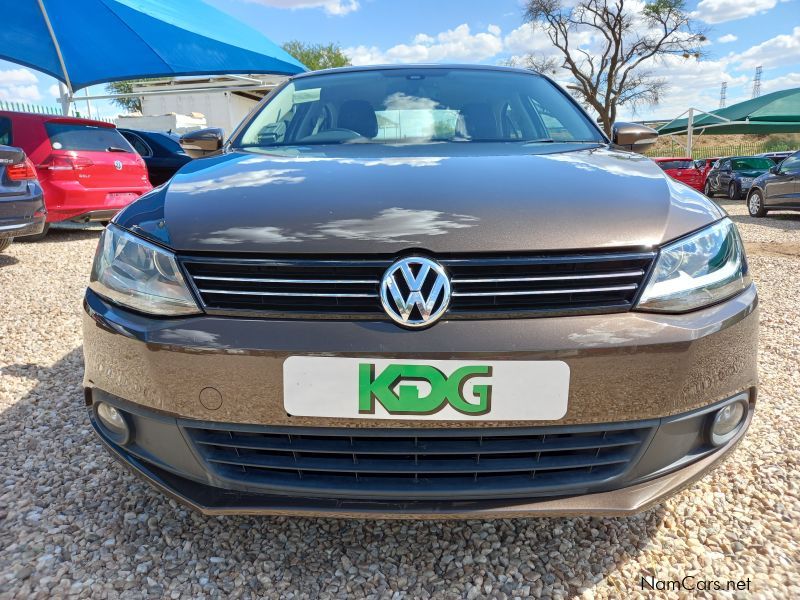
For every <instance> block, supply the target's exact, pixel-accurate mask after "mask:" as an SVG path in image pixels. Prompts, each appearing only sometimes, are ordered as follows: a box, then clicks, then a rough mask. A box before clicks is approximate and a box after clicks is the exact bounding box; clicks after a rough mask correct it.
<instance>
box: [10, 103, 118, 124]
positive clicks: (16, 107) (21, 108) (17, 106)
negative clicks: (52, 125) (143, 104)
mask: <svg viewBox="0 0 800 600" xmlns="http://www.w3.org/2000/svg"><path fill="white" fill-rule="evenodd" d="M0 110H10V111H14V112H27V113H36V114H40V115H58V116H62V115H63V113H62V111H61V107H60V106H44V105H42V104H28V103H27V102H10V101H8V100H0ZM69 114H70V116H71V117H84V115H83V114H81V112H80V111H79V110H77V108H75V105H74V104H72V105H71V106H70V109H69ZM92 119H94V120H95V121H105V122H106V123H113V122H114V119H110V118H108V117H96V116H93V117H92Z"/></svg>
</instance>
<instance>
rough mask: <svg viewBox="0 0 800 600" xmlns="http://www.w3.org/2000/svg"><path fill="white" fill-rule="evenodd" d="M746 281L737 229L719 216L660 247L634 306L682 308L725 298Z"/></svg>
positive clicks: (711, 302)
mask: <svg viewBox="0 0 800 600" xmlns="http://www.w3.org/2000/svg"><path fill="white" fill-rule="evenodd" d="M748 285H750V273H749V271H748V268H747V260H746V258H745V255H744V247H743V246H742V240H741V238H740V237H739V232H738V231H737V230H736V226H735V225H734V224H733V223H731V221H730V220H729V219H723V220H722V221H719V222H718V223H715V224H714V225H711V226H710V227H707V228H705V229H703V230H702V231H699V232H697V233H694V234H692V235H690V236H688V237H686V238H684V239H682V240H678V241H677V242H673V243H671V244H669V245H668V246H665V247H663V248H662V249H661V252H659V255H658V260H657V263H656V266H655V269H654V270H653V273H652V274H651V275H650V279H649V281H648V283H647V287H645V289H644V292H643V293H642V296H641V298H640V299H639V302H638V304H637V308H639V309H640V310H649V311H658V312H686V311H690V310H694V309H696V308H700V307H702V306H707V305H709V304H713V303H715V302H719V301H721V300H725V299H726V298H729V297H731V296H733V295H735V294H737V293H739V292H741V291H742V290H744V289H745V288H746V287H747V286H748Z"/></svg>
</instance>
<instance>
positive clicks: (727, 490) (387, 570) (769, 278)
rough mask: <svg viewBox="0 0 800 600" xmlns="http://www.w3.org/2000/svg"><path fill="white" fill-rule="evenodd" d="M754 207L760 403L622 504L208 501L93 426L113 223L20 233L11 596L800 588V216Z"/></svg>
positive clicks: (6, 261)
mask: <svg viewBox="0 0 800 600" xmlns="http://www.w3.org/2000/svg"><path fill="white" fill-rule="evenodd" d="M742 204H743V203H727V204H726V203H725V202H723V205H725V206H726V208H728V210H729V211H730V212H731V213H732V214H733V215H734V218H735V219H736V220H737V222H738V223H739V225H740V227H741V231H742V234H743V236H744V238H745V240H746V242H747V245H748V248H749V253H750V254H749V255H750V261H751V265H752V269H753V272H754V275H755V279H756V281H757V283H758V285H759V289H760V293H761V301H762V304H761V306H762V312H761V320H762V330H761V332H762V336H761V359H760V370H761V392H760V405H759V410H758V411H757V415H756V419H755V421H754V423H753V425H752V428H751V430H750V433H749V435H748V436H747V438H746V440H745V441H744V442H743V444H742V445H740V447H739V448H738V449H737V451H736V452H735V454H734V455H733V456H732V457H731V458H730V459H729V460H728V461H727V462H726V463H725V464H724V466H723V467H721V468H720V469H718V470H717V471H715V472H714V473H713V474H712V475H709V476H707V477H706V478H705V479H703V480H702V482H700V483H698V484H697V485H695V486H693V487H691V488H690V489H688V490H687V491H685V492H683V493H682V494H680V495H678V496H676V497H674V498H672V499H670V500H669V501H668V502H666V503H665V504H664V505H662V506H660V507H658V508H655V509H653V510H650V511H648V512H646V513H644V514H641V515H638V516H635V517H629V518H614V519H598V518H592V519H583V518H577V519H518V520H499V521H494V522H480V521H466V522H458V521H450V522H419V523H417V522H392V521H375V522H370V521H346V520H335V519H298V518H239V517H220V518H204V517H202V516H199V515H197V514H194V513H192V512H190V511H188V510H186V509H184V508H182V507H180V506H178V505H176V504H175V503H174V502H173V501H170V500H167V499H166V498H165V497H164V496H162V495H161V494H159V493H157V492H155V491H152V490H151V489H150V488H149V487H147V486H146V485H145V484H143V483H141V482H139V481H138V480H137V479H136V478H134V477H133V476H131V475H129V474H127V473H126V472H124V471H123V470H122V469H121V468H120V467H118V466H117V465H116V464H115V463H114V462H112V460H111V459H110V458H109V457H108V456H106V454H105V452H104V451H103V450H102V449H101V447H100V445H99V444H98V443H97V442H96V441H95V439H94V437H93V435H92V433H91V431H90V428H89V425H88V423H87V419H86V415H85V412H84V409H83V406H82V404H83V398H82V393H81V372H82V363H81V332H80V320H79V316H80V310H81V309H80V299H81V295H82V292H83V288H84V286H85V284H86V281H87V275H88V269H89V265H90V261H91V258H92V254H93V252H94V247H95V244H96V241H97V231H74V230H73V231H59V230H56V231H54V232H53V233H52V234H51V235H50V236H49V237H48V238H47V239H46V241H44V242H42V243H38V244H14V245H12V247H11V248H10V249H9V250H8V251H7V252H6V253H4V254H2V255H0V303H1V304H0V306H2V312H1V313H0V342H1V343H0V412H1V413H2V416H0V466H2V470H1V471H0V597H2V598H6V597H8V598H11V597H25V598H27V597H41V598H44V597H53V596H66V595H71V596H76V597H93V598H94V597H97V598H105V597H108V598H118V597H119V598H139V597H145V596H153V597H170V598H179V597H193V598H202V597H207V598H214V597H225V596H231V597H242V598H254V597H259V596H267V597H286V598H317V597H320V598H332V597H343V596H356V597H360V596H372V597H386V598H394V597H397V598H400V597H404V596H406V597H414V598H417V597H423V598H424V597H429V596H435V597H445V598H457V597H467V598H477V597H500V598H503V597H516V596H521V597H524V596H528V595H531V596H544V597H551V598H567V597H584V598H591V597H600V598H605V597H638V596H642V597H645V596H651V595H653V594H654V592H650V591H645V592H643V591H641V589H640V578H641V577H642V576H643V575H654V576H656V577H657V578H658V579H659V580H662V581H666V580H672V579H680V578H682V577H683V576H685V575H693V576H695V581H697V580H728V579H735V580H738V579H747V578H750V580H751V584H750V593H744V592H741V593H740V595H739V596H738V597H751V596H752V597H775V598H791V597H794V598H798V597H800V584H799V583H798V564H800V533H798V521H800V501H799V500H798V496H799V494H798V484H797V481H798V480H797V478H796V471H797V467H798V455H799V454H800V453H799V451H798V448H799V447H800V435H798V430H800V371H799V370H798V368H799V367H798V364H800V319H799V318H798V298H800V276H798V271H800V214H794V215H792V214H784V215H775V216H771V217H769V218H767V219H762V220H758V221H756V220H754V219H751V218H749V217H748V216H746V215H745V211H744V207H743V205H742ZM655 595H657V596H659V597H665V598H666V597H676V596H677V594H675V593H674V592H672V593H670V592H663V591H662V592H655ZM685 595H686V596H694V595H699V596H703V594H691V593H687V594H685ZM706 595H707V596H708V597H711V595H710V594H706ZM717 596H719V594H717ZM727 597H733V596H730V595H728V596H727Z"/></svg>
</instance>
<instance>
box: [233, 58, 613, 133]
mask: <svg viewBox="0 0 800 600" xmlns="http://www.w3.org/2000/svg"><path fill="white" fill-rule="evenodd" d="M543 139H545V140H555V141H592V142H598V143H603V142H604V141H605V140H604V139H603V137H602V135H601V134H600V132H599V131H598V129H597V128H596V127H595V126H594V125H593V124H592V122H591V120H590V119H588V118H587V116H586V115H585V114H584V113H583V112H582V111H580V110H579V109H578V108H577V107H576V106H575V105H574V104H573V103H572V102H571V101H570V100H569V99H568V98H567V97H566V96H565V95H564V94H563V93H562V92H561V91H560V90H559V89H558V88H557V87H556V86H555V85H553V84H552V83H550V81H548V80H547V79H545V78H543V77H541V76H538V75H535V74H526V73H517V72H514V71H489V70H480V69H449V68H424V67H423V68H402V69H386V70H368V71H355V72H345V73H331V74H326V75H319V76H311V77H301V78H299V79H297V80H294V81H291V82H289V84H287V85H286V86H285V87H283V88H282V89H280V90H279V91H278V92H276V93H275V94H274V95H273V96H272V97H271V98H270V99H269V100H268V101H267V103H266V104H264V105H263V107H262V108H261V110H260V112H258V113H257V114H256V116H255V118H254V119H253V120H252V121H250V122H249V123H248V124H246V125H245V127H244V129H243V132H242V134H241V135H240V136H239V137H238V138H237V139H236V140H235V141H234V145H235V146H244V147H247V146H288V145H297V144H300V145H310V144H334V143H392V144H404V143H420V142H431V141H438V142H459V143H468V142H494V141H501V142H511V141H537V140H543Z"/></svg>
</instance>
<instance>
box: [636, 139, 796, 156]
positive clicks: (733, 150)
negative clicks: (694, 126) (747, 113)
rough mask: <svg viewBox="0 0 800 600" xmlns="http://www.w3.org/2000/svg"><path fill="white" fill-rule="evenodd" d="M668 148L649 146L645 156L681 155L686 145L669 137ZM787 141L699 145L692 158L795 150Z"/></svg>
mask: <svg viewBox="0 0 800 600" xmlns="http://www.w3.org/2000/svg"><path fill="white" fill-rule="evenodd" d="M670 141H671V145H670V147H669V149H667V148H665V146H664V145H659V146H658V147H657V148H651V149H649V150H647V151H646V152H645V155H646V156H683V155H684V154H686V147H685V146H683V145H681V144H679V143H677V142H675V140H673V139H672V138H670ZM795 149H796V148H795V147H793V146H792V145H791V144H790V143H788V142H781V141H774V140H773V141H769V140H765V141H762V142H744V143H739V144H722V145H717V146H700V147H694V148H693V149H692V158H716V157H718V156H752V155H754V154H761V153H762V152H781V151H782V150H795Z"/></svg>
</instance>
